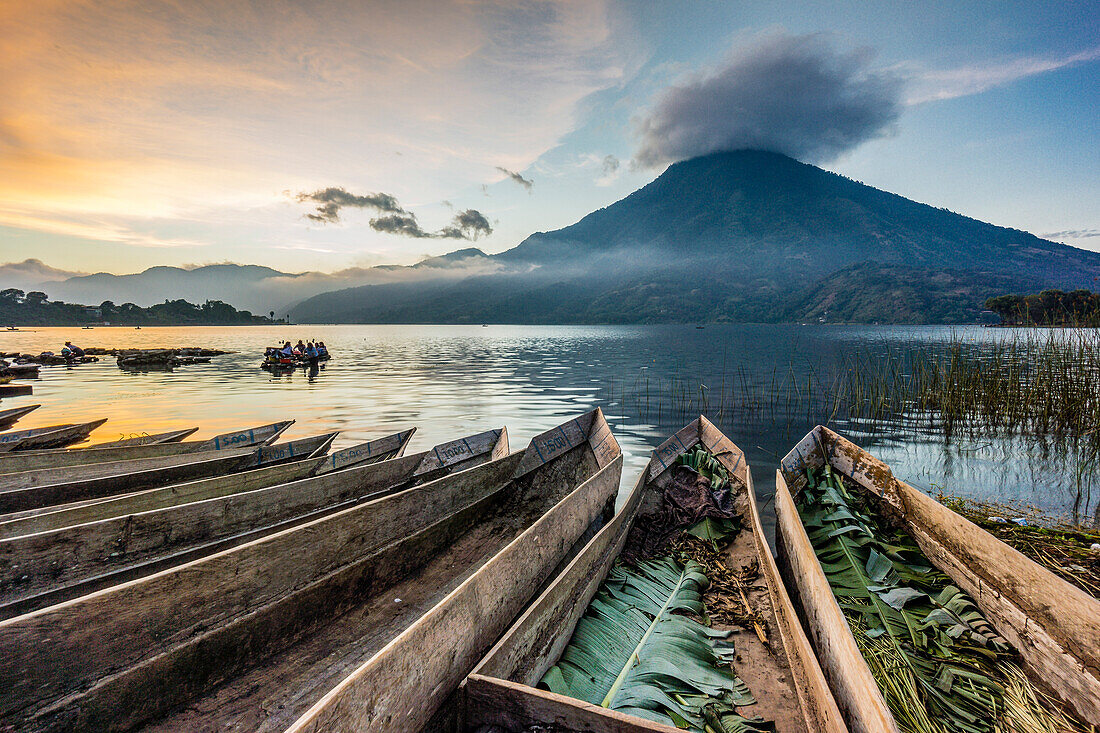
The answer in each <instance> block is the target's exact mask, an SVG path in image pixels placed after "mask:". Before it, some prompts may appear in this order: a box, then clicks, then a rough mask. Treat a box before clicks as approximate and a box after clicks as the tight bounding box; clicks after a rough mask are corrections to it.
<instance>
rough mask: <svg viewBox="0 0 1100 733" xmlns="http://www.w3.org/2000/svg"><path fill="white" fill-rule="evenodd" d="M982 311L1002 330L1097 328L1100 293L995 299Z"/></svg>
mask: <svg viewBox="0 0 1100 733" xmlns="http://www.w3.org/2000/svg"><path fill="white" fill-rule="evenodd" d="M985 307H986V308H987V309H988V310H991V311H993V312H994V313H996V314H997V315H999V316H1000V317H1001V325H1004V326H1088V327H1097V326H1100V293H1093V292H1091V291H1089V290H1084V289H1079V290H1071V291H1070V292H1068V293H1066V292H1063V291H1061V290H1044V291H1042V292H1040V293H1038V294H1037V295H998V296H996V297H994V298H990V299H989V300H987V301H985Z"/></svg>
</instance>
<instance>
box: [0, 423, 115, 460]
mask: <svg viewBox="0 0 1100 733" xmlns="http://www.w3.org/2000/svg"><path fill="white" fill-rule="evenodd" d="M105 422H107V418H103V419H101V420H92V421H91V422H85V423H77V424H73V423H66V424H63V425H48V426H46V427H43V428H33V429H31V430H15V431H10V432H7V433H0V453H7V452H9V451H25V450H32V449H33V450H39V449H43V448H64V447H66V446H69V445H72V444H73V443H79V442H80V441H82V440H87V438H88V435H89V434H91V432H92V431H93V430H95V429H96V428H98V427H99V426H100V425H102V424H103V423H105Z"/></svg>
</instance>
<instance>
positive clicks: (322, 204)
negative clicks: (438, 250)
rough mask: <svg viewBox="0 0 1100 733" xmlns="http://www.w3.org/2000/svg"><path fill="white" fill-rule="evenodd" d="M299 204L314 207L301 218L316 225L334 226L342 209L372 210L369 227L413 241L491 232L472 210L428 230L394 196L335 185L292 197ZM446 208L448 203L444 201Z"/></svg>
mask: <svg viewBox="0 0 1100 733" xmlns="http://www.w3.org/2000/svg"><path fill="white" fill-rule="evenodd" d="M293 198H294V200H295V201H297V202H299V203H309V204H313V205H314V210H313V212H311V213H307V214H305V217H306V218H307V219H309V220H311V221H314V222H317V223H318V224H336V223H339V221H340V212H341V211H342V210H343V209H345V208H353V209H372V210H374V211H375V212H376V213H379V214H382V216H376V217H374V218H372V219H371V220H370V228H371V229H373V230H374V231H376V232H382V233H383V234H397V235H400V236H403V237H412V238H413V239H469V240H476V239H478V238H479V237H482V236H489V235H490V234H492V233H493V227H492V225H491V224H490V223H489V220H488V219H487V218H485V215H484V214H482V213H481V212H480V211H478V210H476V209H466V210H464V211H459V212H458V213H456V214H455V215H454V216H453V217H452V218H451V221H450V223H449V224H447V225H446V226H445V227H443V228H442V229H439V230H438V231H434V232H431V231H428V230H426V229H424V228H423V227H422V226H420V222H419V220H418V219H417V218H416V214H414V213H413V212H411V211H409V210H408V209H406V208H405V207H403V206H402V205H401V204H400V203H399V202H398V200H397V197H396V196H394V195H393V194H388V193H368V194H362V195H360V194H354V193H351V192H350V191H348V190H347V189H344V188H340V187H338V186H330V187H329V188H322V189H318V190H317V191H313V192H311V193H299V194H296V195H295V196H293ZM444 203H446V204H447V205H448V206H449V207H450V202H444Z"/></svg>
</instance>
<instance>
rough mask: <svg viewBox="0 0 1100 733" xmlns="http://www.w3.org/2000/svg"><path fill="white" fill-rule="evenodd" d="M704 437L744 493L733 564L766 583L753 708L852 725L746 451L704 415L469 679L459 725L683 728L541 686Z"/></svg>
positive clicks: (656, 460)
mask: <svg viewBox="0 0 1100 733" xmlns="http://www.w3.org/2000/svg"><path fill="white" fill-rule="evenodd" d="M697 445H701V446H703V447H704V448H705V449H706V450H707V451H709V452H710V453H711V454H712V455H713V456H714V457H715V458H717V459H718V460H719V461H720V462H721V463H722V465H723V466H724V467H725V468H726V470H727V471H728V472H729V474H730V476H731V479H732V481H733V484H734V489H735V491H736V492H737V493H736V495H735V498H734V503H735V508H736V511H737V512H738V513H739V514H740V515H741V526H742V527H743V529H742V530H741V532H740V534H739V535H738V537H737V538H736V539H735V540H734V542H733V543H732V545H731V547H730V548H728V549H727V550H726V553H727V566H728V567H742V566H745V565H747V564H750V563H752V562H758V563H759V568H760V577H759V586H758V587H756V588H754V589H753V590H751V591H750V593H749V598H750V603H751V604H752V605H753V607H754V608H756V609H759V610H760V611H761V613H762V615H763V616H764V618H765V620H766V622H767V634H768V643H767V644H764V643H763V642H762V641H761V640H760V639H759V638H758V637H757V636H756V634H755V633H753V632H752V631H740V632H738V633H736V635H735V637H734V639H733V644H734V648H735V649H736V651H737V654H738V664H737V668H736V670H735V671H736V672H737V674H738V676H740V677H741V678H742V679H743V680H744V681H745V682H746V684H748V686H749V688H750V689H751V690H752V692H753V694H754V695H755V697H756V699H757V701H758V702H757V704H756V705H754V706H752V708H749V709H748V713H747V714H751V715H759V716H762V717H764V718H765V719H770V720H773V721H775V723H776V725H777V730H779V731H784V732H785V731H807V730H809V731H845V730H846V728H845V727H844V723H843V721H842V719H841V717H840V712H839V710H838V709H837V706H836V703H835V701H834V700H833V697H832V694H831V692H830V691H829V688H828V685H827V684H826V682H825V678H824V676H823V674H822V672H821V668H820V667H819V666H818V663H817V660H816V658H815V657H814V654H813V650H812V648H811V647H810V644H809V641H808V640H807V639H806V636H805V634H804V633H803V631H802V627H801V625H800V624H799V621H798V618H797V616H796V615H795V612H794V607H793V605H792V604H791V601H790V598H789V597H788V596H787V592H786V590H785V589H784V587H783V584H782V582H781V580H780V578H779V573H778V570H777V568H776V565H775V560H774V558H773V557H772V554H771V550H770V548H769V547H768V544H767V540H766V538H765V537H764V532H763V529H762V527H761V525H760V517H759V514H758V512H757V507H756V498H755V496H754V494H753V487H752V474H751V472H750V471H749V466H748V465H747V463H746V461H745V456H744V453H743V452H742V451H741V449H740V448H738V447H737V446H736V445H735V444H734V443H733V442H731V441H730V440H729V438H727V437H726V436H725V435H723V434H722V433H721V432H720V431H719V430H718V429H717V428H716V427H715V426H714V425H713V424H711V423H710V421H708V420H707V419H706V418H705V417H699V418H698V419H697V420H695V421H693V422H691V423H690V424H688V425H687V426H686V427H684V428H683V429H682V430H680V431H679V432H678V433H676V434H675V435H674V436H672V437H671V438H669V439H668V440H667V441H665V442H664V443H663V444H662V445H661V446H660V447H658V448H657V449H656V450H655V451H653V454H652V457H651V458H650V461H649V464H648V465H647V466H646V469H645V470H644V471H643V472H642V475H641V476H640V477H639V478H638V481H637V483H636V484H635V486H634V489H633V490H632V491H631V492H630V494H629V495H628V496H627V498H626V501H625V503H624V504H623V506H622V508H621V509H620V510H619V512H618V513H617V514H616V515H615V517H614V519H612V520H611V521H610V522H609V523H608V524H607V525H606V526H605V527H604V528H603V529H602V530H600V532H599V533H598V534H597V535H596V536H595V537H593V538H592V540H591V541H590V542H589V543H588V544H587V545H586V546H585V547H584V549H583V550H581V552H580V553H579V554H578V555H577V556H576V557H575V558H574V559H573V561H572V562H571V563H570V564H569V566H568V567H566V568H565V570H564V571H563V572H562V574H561V575H559V576H558V577H557V579H555V580H554V582H553V583H551V584H550V586H549V587H547V588H546V590H545V591H543V593H542V595H541V596H539V598H538V599H537V600H536V601H534V603H532V604H531V606H530V607H529V608H528V609H527V610H526V612H524V614H523V615H522V616H521V617H520V618H519V620H518V621H517V622H516V623H515V625H513V626H512V627H511V628H510V629H509V630H508V632H507V633H506V634H505V635H504V636H503V638H501V640H500V641H499V642H498V643H497V644H496V646H494V647H493V648H492V650H491V651H490V652H489V653H488V654H487V655H486V656H485V658H484V659H483V660H482V661H481V663H480V664H478V666H477V667H476V668H475V669H474V671H473V672H472V673H471V674H470V676H469V677H468V678H467V680H466V681H465V682H464V683H463V687H462V695H461V699H460V704H459V705H457V706H454V709H455V710H457V711H459V713H458V715H459V716H461V719H460V720H458V722H457V725H456V724H455V722H454V721H453V720H451V721H446V727H448V728H451V729H453V730H458V731H477V730H480V729H482V727H483V726H486V727H487V729H492V730H500V731H524V730H528V728H529V726H532V725H536V724H541V725H545V726H548V727H552V729H553V730H554V731H560V732H561V733H571V732H573V731H577V732H580V731H585V732H591V733H597V732H600V733H603V732H606V733H612V732H613V731H614V732H615V733H643V732H646V733H655V732H656V731H661V732H662V733H675V732H676V731H677V730H678V729H677V728H674V727H672V726H669V725H663V724H660V723H655V722H652V721H649V720H645V719H643V718H638V717H635V716H633V715H627V714H624V713H621V712H618V711H613V710H608V709H607V708H601V707H599V706H596V705H592V704H590V703H587V702H583V701H580V700H575V699H573V698H570V697H567V696H564V695H558V694H555V693H552V692H549V691H548V690H543V689H538V687H537V686H538V684H539V682H540V680H541V679H542V678H543V676H544V675H545V674H546V672H547V670H548V669H549V668H550V667H552V666H553V665H554V664H556V663H557V661H558V659H559V657H560V656H561V654H562V652H563V650H564V649H565V647H566V645H567V644H568V643H569V641H570V639H571V638H572V636H573V631H574V629H575V628H576V626H577V622H578V621H579V620H580V618H581V617H582V616H583V615H584V613H585V612H586V610H587V609H588V606H589V603H590V602H591V601H592V598H593V597H594V596H595V594H596V591H597V590H598V588H599V586H600V584H601V583H602V582H603V580H604V578H605V577H606V576H607V573H608V571H609V570H610V569H611V567H612V565H614V563H615V561H616V559H617V558H618V556H619V553H620V552H622V550H623V547H624V546H625V544H626V542H627V537H628V536H629V535H630V532H631V529H632V528H633V527H634V524H635V521H636V520H637V519H638V518H639V517H641V516H643V515H645V514H649V513H651V512H653V511H656V510H658V509H659V508H660V506H661V502H662V496H663V492H664V487H665V485H666V484H667V483H668V482H669V480H670V478H671V473H672V470H671V469H672V467H673V466H674V465H675V462H676V459H677V458H678V457H679V456H680V455H681V454H683V453H686V452H688V451H691V450H693V449H694V448H695V446H697Z"/></svg>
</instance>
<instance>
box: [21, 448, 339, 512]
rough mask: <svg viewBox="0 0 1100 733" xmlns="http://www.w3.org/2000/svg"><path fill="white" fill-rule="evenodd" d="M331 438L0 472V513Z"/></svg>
mask: <svg viewBox="0 0 1100 733" xmlns="http://www.w3.org/2000/svg"><path fill="white" fill-rule="evenodd" d="M335 437H336V433H328V434H326V435H318V436H312V437H309V438H301V439H299V440H292V441H289V442H286V443H277V444H275V445H270V446H266V445H265V446H258V447H252V448H236V449H232V450H225V451H216V452H215V451H206V452H203V453H199V454H196V455H191V454H184V455H179V456H168V457H164V458H144V459H139V460H134V461H111V462H107V463H95V464H88V465H81V466H66V467H63V468H51V469H42V470H38V471H22V472H20V473H11V474H3V475H0V512H3V513H4V514H9V513H12V512H21V511H26V510H30V509H38V508H42V507H48V506H56V505H59V504H66V503H70V502H75V501H83V500H85V499H93V498H99V497H103V496H111V495H117V494H123V493H127V492H132V491H136V490H138V489H143V488H153V487H156V486H166V485H170V484H172V483H179V482H183V481H188V480H192V479H198V478H206V477H209V476H218V475H223V474H231V473H236V472H238V471H244V470H247V469H249V468H255V467H262V466H272V465H277V464H279V463H285V462H287V461H292V460H294V459H295V458H309V457H314V456H318V455H322V454H323V453H324V452H326V451H327V450H328V447H329V446H330V445H331V444H332V441H333V439H334V438H335Z"/></svg>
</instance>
